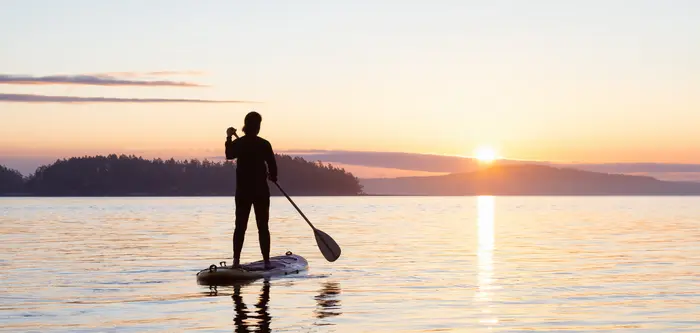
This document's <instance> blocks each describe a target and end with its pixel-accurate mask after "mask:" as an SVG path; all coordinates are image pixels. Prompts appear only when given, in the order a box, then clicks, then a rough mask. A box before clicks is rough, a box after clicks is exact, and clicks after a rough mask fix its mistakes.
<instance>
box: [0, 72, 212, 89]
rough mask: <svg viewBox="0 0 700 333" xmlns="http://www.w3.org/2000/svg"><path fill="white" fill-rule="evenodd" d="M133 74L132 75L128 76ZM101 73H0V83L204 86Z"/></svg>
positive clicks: (123, 74) (156, 73)
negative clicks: (38, 74) (46, 74)
mask: <svg viewBox="0 0 700 333" xmlns="http://www.w3.org/2000/svg"><path fill="white" fill-rule="evenodd" d="M173 73H178V72H151V73H150V75H172V74H173ZM131 74H135V75H134V76H129V75H131ZM136 74H137V73H127V72H124V73H111V74H110V73H103V74H91V75H49V76H31V75H8V74H0V84H12V85H48V84H51V85H92V86H141V87H159V86H160V87H163V86H165V87H205V85H201V84H198V83H193V82H182V81H169V80H135V79H126V78H132V77H134V78H135V77H142V76H143V73H141V74H138V75H136Z"/></svg>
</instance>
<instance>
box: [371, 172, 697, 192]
mask: <svg viewBox="0 0 700 333" xmlns="http://www.w3.org/2000/svg"><path fill="white" fill-rule="evenodd" d="M361 182H362V185H363V188H364V192H365V193H367V194H368V195H373V194H375V195H700V183H694V182H670V181H661V180H658V179H655V178H652V177H646V176H630V175H621V174H608V173H600V172H592V171H583V170H577V169H572V168H557V167H552V166H544V165H494V166H491V167H485V168H482V169H480V170H477V171H472V172H464V173H453V174H449V175H444V176H427V177H401V178H379V179H363V180H361Z"/></svg>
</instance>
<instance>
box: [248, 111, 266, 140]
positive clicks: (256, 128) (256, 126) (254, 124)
mask: <svg viewBox="0 0 700 333" xmlns="http://www.w3.org/2000/svg"><path fill="white" fill-rule="evenodd" d="M261 122H262V116H261V115H260V114H259V113H257V112H255V111H250V112H248V114H247V115H245V119H244V120H243V123H244V125H243V132H244V133H245V134H250V135H258V133H260V123H261Z"/></svg>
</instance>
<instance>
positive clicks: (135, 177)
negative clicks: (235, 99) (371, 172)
mask: <svg viewBox="0 0 700 333" xmlns="http://www.w3.org/2000/svg"><path fill="white" fill-rule="evenodd" d="M276 158H277V166H278V183H279V184H280V186H282V188H283V189H284V190H285V191H286V192H287V193H288V194H290V195H292V194H296V195H359V194H362V185H360V182H359V180H358V179H357V178H356V177H355V176H353V175H352V174H351V173H349V172H347V171H345V170H344V169H342V168H337V167H335V166H332V165H330V164H327V165H325V164H323V163H321V162H310V161H307V160H305V159H303V158H301V157H291V156H288V155H276ZM269 186H270V191H271V193H272V195H281V193H279V191H278V189H277V187H276V186H275V185H274V184H272V183H269ZM235 188H236V165H235V163H234V162H231V161H223V162H213V161H209V160H203V161H200V160H197V159H190V160H183V161H176V160H175V159H172V158H171V159H169V160H162V159H159V158H156V159H152V160H149V159H144V158H142V157H137V156H133V155H129V156H127V155H120V156H117V155H115V154H112V155H108V156H86V157H72V158H68V159H59V160H57V161H56V162H54V163H52V164H49V165H44V166H40V167H39V168H37V169H36V171H35V172H34V173H33V174H31V175H29V176H28V177H24V176H23V175H22V174H21V173H20V172H18V171H17V170H13V169H9V168H7V167H5V166H1V165H0V194H2V195H39V196H129V195H148V196H196V195H202V196H209V195H211V196H218V195H221V196H223V195H226V196H229V195H234V194H235Z"/></svg>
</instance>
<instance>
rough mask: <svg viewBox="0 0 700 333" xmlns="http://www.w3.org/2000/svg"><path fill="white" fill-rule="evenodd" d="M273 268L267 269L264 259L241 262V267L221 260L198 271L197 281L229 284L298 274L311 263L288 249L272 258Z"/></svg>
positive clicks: (202, 283) (203, 283) (211, 283)
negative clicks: (217, 263) (228, 264)
mask: <svg viewBox="0 0 700 333" xmlns="http://www.w3.org/2000/svg"><path fill="white" fill-rule="evenodd" d="M270 264H271V266H272V267H271V268H270V269H268V270H265V262H264V261H262V260H258V261H254V262H250V263H245V264H241V266H240V268H233V266H227V265H226V263H225V262H223V261H222V262H220V263H219V266H216V265H214V264H212V265H211V266H209V268H205V269H203V270H201V271H199V273H197V283H199V284H201V285H209V286H212V285H229V284H232V283H236V282H239V281H245V280H254V279H260V278H266V277H273V276H279V275H282V276H283V275H289V274H297V273H299V272H302V271H305V270H307V269H308V268H309V263H308V262H307V261H306V259H304V257H302V256H300V255H296V254H292V252H290V251H287V253H286V254H285V255H283V256H276V257H271V258H270Z"/></svg>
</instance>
